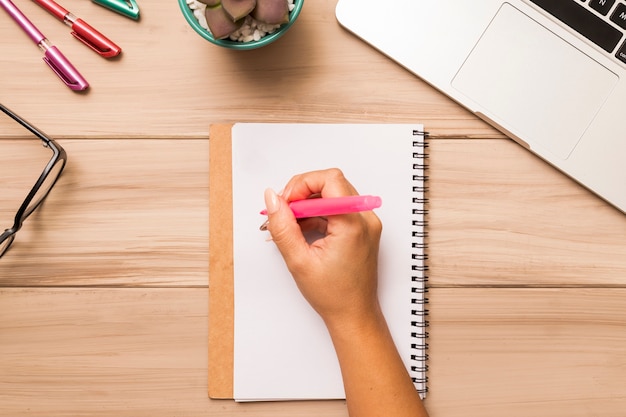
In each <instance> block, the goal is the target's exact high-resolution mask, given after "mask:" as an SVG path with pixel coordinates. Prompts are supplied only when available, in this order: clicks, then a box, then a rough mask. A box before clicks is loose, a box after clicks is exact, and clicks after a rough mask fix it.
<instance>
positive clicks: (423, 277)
mask: <svg viewBox="0 0 626 417" xmlns="http://www.w3.org/2000/svg"><path fill="white" fill-rule="evenodd" d="M413 136H414V140H413V147H414V148H415V151H414V152H413V181H415V185H414V186H413V203H414V204H415V206H414V208H413V215H414V217H415V218H414V220H413V221H412V225H411V226H412V232H411V234H412V237H413V239H414V240H413V243H412V247H413V248H414V249H415V252H414V253H413V255H412V260H413V263H412V266H411V269H412V270H411V280H412V281H413V282H414V283H415V286H414V287H413V288H412V289H411V291H412V294H413V296H412V298H411V304H412V305H413V306H414V307H413V309H412V310H411V314H412V316H413V317H414V320H413V321H411V328H412V331H411V338H412V339H413V343H412V344H411V349H412V350H414V353H413V354H412V355H411V360H412V361H413V362H414V363H413V365H412V366H411V373H412V379H413V383H414V384H415V387H416V388H417V390H418V391H419V393H420V395H421V396H422V397H424V396H425V395H426V393H427V392H428V387H427V382H428V377H427V376H426V372H427V371H428V354H427V353H426V351H427V350H428V343H427V340H428V332H427V331H426V329H427V328H428V324H429V323H428V320H427V319H426V318H427V317H428V309H426V305H427V304H428V298H427V297H426V295H427V293H428V288H427V287H426V283H427V281H428V265H427V261H428V255H427V253H426V250H427V249H428V244H427V243H426V241H425V239H426V238H427V237H428V233H427V232H426V227H427V226H428V221H427V219H426V215H427V214H428V208H427V207H426V204H427V203H428V198H427V197H426V193H427V191H428V187H427V186H426V182H427V181H428V175H427V174H426V171H427V169H428V162H427V160H428V154H427V153H426V149H427V148H428V144H427V142H426V138H427V137H428V132H423V131H420V130H413Z"/></svg>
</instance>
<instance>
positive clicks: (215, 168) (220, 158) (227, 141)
mask: <svg viewBox="0 0 626 417" xmlns="http://www.w3.org/2000/svg"><path fill="white" fill-rule="evenodd" d="M232 126H233V125H232V124H214V125H211V126H210V129H209V381H208V382H209V397H210V398H215V399H232V398H233V366H234V360H233V357H234V353H233V352H234V293H233V209H232V207H233V201H232V200H233V187H232V141H231V129H232Z"/></svg>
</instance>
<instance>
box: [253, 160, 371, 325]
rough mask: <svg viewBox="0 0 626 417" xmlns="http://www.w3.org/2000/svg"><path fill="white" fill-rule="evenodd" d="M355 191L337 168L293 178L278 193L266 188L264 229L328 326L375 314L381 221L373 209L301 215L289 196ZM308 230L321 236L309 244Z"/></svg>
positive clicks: (341, 193)
mask: <svg viewBox="0 0 626 417" xmlns="http://www.w3.org/2000/svg"><path fill="white" fill-rule="evenodd" d="M351 195H357V192H356V190H355V189H354V187H353V186H352V184H350V183H349V182H348V180H346V178H345V177H344V175H343V173H342V172H341V171H340V170H338V169H329V170H324V171H314V172H309V173H306V174H301V175H297V176H295V177H293V178H292V179H291V180H290V181H289V182H288V183H287V185H286V186H285V188H284V191H283V192H282V193H281V195H277V194H276V193H275V192H273V191H272V190H266V192H265V204H266V206H267V211H268V220H269V225H268V230H269V232H270V233H271V235H272V238H273V240H274V242H275V243H276V246H277V247H278V249H279V250H280V252H281V254H282V255H283V257H284V259H285V262H286V264H287V267H288V268H289V271H290V272H291V274H292V275H293V277H294V279H295V281H296V283H297V285H298V287H299V288H300V291H301V292H302V294H303V295H304V297H305V298H306V299H307V300H308V301H309V303H310V304H311V306H312V307H313V308H314V309H315V310H316V311H317V312H318V313H319V314H320V316H321V317H322V318H323V319H324V321H326V322H327V325H338V324H341V323H344V324H348V323H355V322H357V321H361V320H363V318H364V317H366V316H367V315H369V314H372V313H375V314H378V310H379V307H378V298H377V269H378V243H379V240H380V234H381V223H380V220H379V219H378V217H377V216H376V214H374V212H371V211H367V212H360V213H350V214H342V215H335V216H329V217H328V218H319V217H317V218H311V219H303V220H301V221H300V222H298V221H297V220H296V219H295V218H294V216H293V213H292V212H291V210H290V209H289V207H288V202H289V201H294V200H302V199H305V198H310V197H312V196H320V197H342V196H351ZM311 231H315V232H316V233H320V234H321V235H322V236H323V237H322V238H320V239H317V240H315V241H314V242H313V243H311V244H309V243H308V242H307V240H306V237H305V235H306V234H307V233H309V232H311Z"/></svg>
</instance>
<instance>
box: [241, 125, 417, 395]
mask: <svg viewBox="0 0 626 417" xmlns="http://www.w3.org/2000/svg"><path fill="white" fill-rule="evenodd" d="M414 130H418V131H420V132H421V131H422V130H423V127H422V126H421V125H389V124H387V125H374V124H360V125H354V124H353V125H348V124H345V125H339V124H337V125H333V124H316V125H315V124H236V125H235V126H234V127H233V130H232V152H233V156H232V158H233V161H232V162H233V163H232V170H233V172H232V178H233V219H234V220H233V221H234V224H233V241H234V243H233V244H234V247H233V254H234V291H235V297H234V300H235V306H234V312H235V314H234V316H235V332H234V398H235V399H236V400H238V401H262V400H296V399H334V398H345V396H344V390H343V384H342V379H341V373H340V370H339V365H338V362H337V359H336V356H335V352H334V349H333V346H332V343H331V340H330V337H329V335H328V333H327V331H326V328H325V326H324V324H323V322H322V320H321V319H320V318H319V316H318V315H317V313H315V311H314V310H313V309H312V308H311V307H310V306H309V305H308V303H307V301H306V300H305V299H304V298H303V297H302V295H301V294H300V292H299V290H298V288H297V286H296V285H295V283H294V282H293V278H292V277H291V275H290V274H289V272H288V270H287V268H286V267H285V265H284V262H283V259H282V257H281V256H280V253H279V251H278V249H277V248H276V246H275V245H274V243H273V242H271V241H268V238H269V233H268V232H261V231H260V230H259V226H260V225H261V223H263V221H264V220H265V219H266V218H265V216H261V215H260V214H259V211H260V210H262V209H264V208H265V204H264V200H263V193H264V190H265V189H266V188H273V189H274V190H276V191H277V192H278V191H280V190H281V189H282V187H283V186H284V185H285V184H286V183H287V181H288V180H289V179H290V178H291V177H292V176H293V175H295V174H299V173H303V172H307V171H312V170H319V169H326V168H331V167H337V168H340V169H341V170H342V171H343V172H344V174H345V176H346V178H347V179H348V180H349V181H350V182H351V183H352V184H353V185H354V186H355V187H356V189H357V190H358V192H359V193H360V194H372V195H379V196H381V197H382V201H383V203H382V207H380V208H379V209H376V210H375V212H376V214H377V215H378V216H379V217H380V219H381V220H382V222H383V233H382V237H381V244H380V255H379V297H380V299H381V304H382V308H383V312H384V314H385V316H386V318H387V321H388V323H389V326H390V328H391V332H392V335H393V338H394V341H395V343H396V345H397V347H398V350H399V351H400V354H401V356H402V357H403V359H404V361H405V363H406V365H407V368H409V369H410V367H411V366H417V368H416V369H415V371H414V372H411V373H412V376H413V377H414V378H418V379H423V370H421V369H418V368H421V367H422V366H423V363H422V364H420V363H417V362H415V361H413V360H412V359H411V355H418V357H422V356H423V355H424V352H423V351H416V350H415V347H416V346H413V349H412V345H414V344H416V343H418V342H416V339H415V337H413V336H415V335H413V336H412V332H423V326H421V324H420V323H417V328H416V327H413V326H411V322H412V321H414V322H415V321H417V322H422V324H423V316H420V315H419V314H418V315H413V314H412V311H414V310H416V309H421V308H422V307H423V304H421V301H423V293H422V292H421V291H419V290H418V291H415V292H414V291H412V289H413V288H414V287H417V286H420V285H422V286H423V283H416V282H414V281H413V280H412V279H411V277H414V276H416V275H418V274H421V273H422V272H420V271H416V270H414V269H413V266H414V265H416V264H421V261H420V260H419V259H417V260H416V259H414V258H413V256H412V255H413V254H415V253H417V252H420V249H418V248H415V247H412V246H413V243H415V242H416V238H415V237H414V236H413V232H417V233H418V234H421V233H422V232H423V230H422V228H423V227H422V225H421V224H414V223H413V222H414V221H415V220H416V219H417V220H423V219H422V216H420V215H416V214H414V213H413V210H414V209H417V208H419V207H421V204H420V203H416V202H414V198H416V196H417V197H419V193H418V192H416V191H415V190H414V187H416V186H417V187H418V189H421V188H423V185H424V184H423V183H422V182H421V180H420V179H419V178H417V179H414V175H416V173H417V174H418V175H419V176H421V175H423V171H422V170H421V169H420V167H416V166H414V164H415V163H416V160H415V156H414V152H417V151H419V152H422V150H421V149H417V148H415V146H414V141H415V140H416V136H415V134H414ZM418 258H419V256H418ZM418 266H419V265H418ZM418 269H419V267H418ZM415 299H418V303H417V305H416V304H415V303H412V300H415ZM416 387H417V388H419V387H421V388H423V383H420V384H416Z"/></svg>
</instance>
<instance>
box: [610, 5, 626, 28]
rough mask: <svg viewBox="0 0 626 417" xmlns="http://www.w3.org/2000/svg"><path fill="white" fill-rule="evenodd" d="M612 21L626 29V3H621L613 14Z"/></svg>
mask: <svg viewBox="0 0 626 417" xmlns="http://www.w3.org/2000/svg"><path fill="white" fill-rule="evenodd" d="M611 22H613V23H615V24H616V25H618V26H619V27H621V28H622V29H626V4H624V3H620V4H618V5H617V7H616V8H615V11H614V12H613V14H612V15H611Z"/></svg>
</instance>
